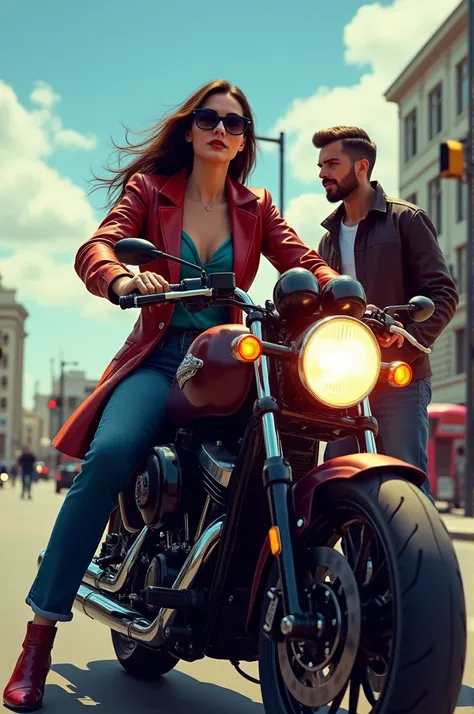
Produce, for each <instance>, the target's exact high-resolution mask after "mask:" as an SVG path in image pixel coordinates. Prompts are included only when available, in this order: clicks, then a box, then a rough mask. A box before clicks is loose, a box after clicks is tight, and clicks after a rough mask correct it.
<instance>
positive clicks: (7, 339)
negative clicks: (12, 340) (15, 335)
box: [2, 332, 9, 345]
mask: <svg viewBox="0 0 474 714" xmlns="http://www.w3.org/2000/svg"><path fill="white" fill-rule="evenodd" d="M2 341H3V344H4V345H8V342H9V335H8V332H4V333H3V336H2Z"/></svg>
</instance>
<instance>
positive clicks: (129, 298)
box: [119, 286, 431, 355]
mask: <svg viewBox="0 0 474 714" xmlns="http://www.w3.org/2000/svg"><path fill="white" fill-rule="evenodd" d="M173 287H174V286H173ZM213 294H214V289H213V288H209V287H206V288H198V289H195V290H184V291H174V290H173V291H170V292H167V293H160V294H158V295H136V294H132V295H124V296H123V297H121V298H120V299H119V304H120V307H121V308H122V310H126V309H127V308H131V307H144V306H145V305H157V304H160V303H166V302H168V301H170V300H173V301H177V300H184V299H188V300H189V298H199V297H212V296H213ZM234 295H235V297H237V298H240V301H241V302H242V303H243V304H244V305H248V306H250V307H252V306H255V307H257V306H256V305H255V303H254V301H253V300H252V298H251V297H250V295H248V294H247V293H246V292H245V291H244V290H241V289H240V288H235V289H234ZM257 332H258V330H257ZM390 332H391V333H392V334H397V335H403V337H404V338H405V339H406V340H407V341H408V342H409V343H410V344H411V345H413V347H416V348H417V349H419V350H420V352H423V353H424V354H427V355H429V354H431V350H430V348H429V347H424V346H423V345H422V344H420V343H419V342H418V340H416V339H415V338H414V337H413V336H412V335H410V333H409V332H407V331H406V330H405V329H403V327H398V325H391V326H390ZM258 336H260V335H258Z"/></svg>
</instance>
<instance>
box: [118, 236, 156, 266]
mask: <svg viewBox="0 0 474 714" xmlns="http://www.w3.org/2000/svg"><path fill="white" fill-rule="evenodd" d="M114 253H115V255H116V256H117V258H118V259H119V260H120V262H121V263H125V264H126V265H145V264H146V263H152V262H153V261H154V260H155V259H156V257H157V254H158V253H159V251H158V250H157V249H156V248H155V246H154V245H153V243H150V241H149V240H144V239H143V238H122V240H119V241H118V242H117V243H116V244H115V246H114Z"/></svg>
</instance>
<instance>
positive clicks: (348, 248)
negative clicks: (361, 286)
mask: <svg viewBox="0 0 474 714" xmlns="http://www.w3.org/2000/svg"><path fill="white" fill-rule="evenodd" d="M357 228H358V226H346V225H345V224H344V221H341V230H340V231H339V249H340V251H341V273H342V274H343V275H350V276H351V277H353V278H357V275H356V267H355V256H354V243H355V238H356V233H357Z"/></svg>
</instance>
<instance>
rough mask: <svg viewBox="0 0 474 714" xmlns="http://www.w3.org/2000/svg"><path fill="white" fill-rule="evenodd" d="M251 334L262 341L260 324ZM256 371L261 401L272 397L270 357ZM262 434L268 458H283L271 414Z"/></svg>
mask: <svg viewBox="0 0 474 714" xmlns="http://www.w3.org/2000/svg"><path fill="white" fill-rule="evenodd" d="M235 294H236V295H238V296H239V297H240V298H241V299H242V301H243V302H244V303H246V304H247V305H255V303H254V302H253V300H252V298H251V297H250V296H249V295H247V293H245V292H244V291H243V290H240V289H239V288H236V290H235ZM250 332H251V333H252V335H255V337H257V338H258V339H259V340H261V339H262V325H261V323H260V322H258V321H256V322H253V323H252V325H251V326H250ZM254 369H255V381H256V383H257V396H258V398H259V399H261V398H262V397H271V396H272V393H271V390H270V373H269V370H268V357H267V356H266V355H262V356H261V357H260V359H258V360H257V361H256V362H254ZM262 433H263V441H264V444H265V453H266V455H267V458H270V457H272V456H282V449H281V443H280V435H279V433H278V429H277V427H276V422H275V417H274V415H273V414H271V413H267V414H264V415H263V417H262Z"/></svg>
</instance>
